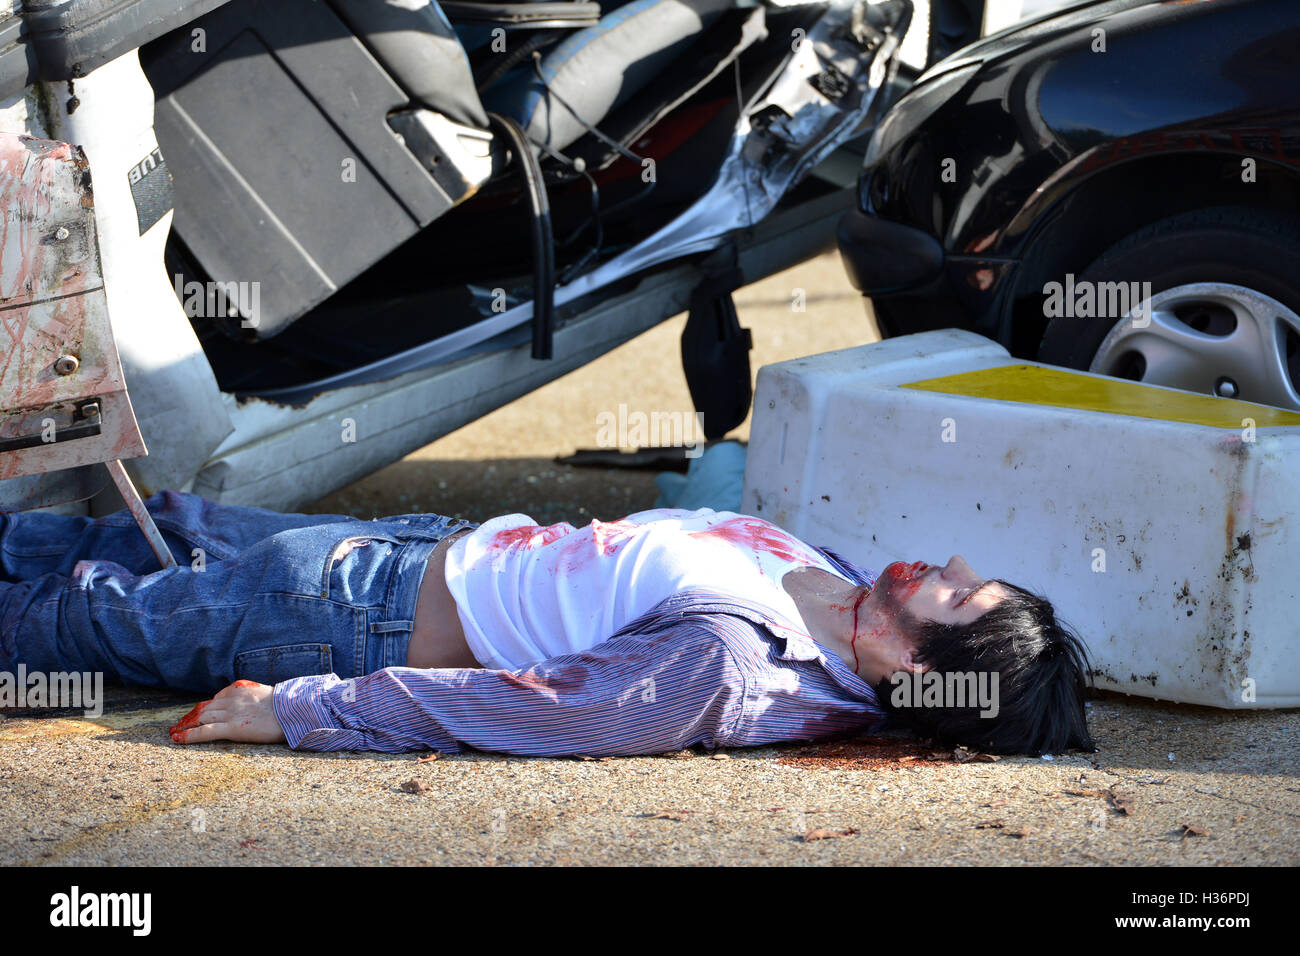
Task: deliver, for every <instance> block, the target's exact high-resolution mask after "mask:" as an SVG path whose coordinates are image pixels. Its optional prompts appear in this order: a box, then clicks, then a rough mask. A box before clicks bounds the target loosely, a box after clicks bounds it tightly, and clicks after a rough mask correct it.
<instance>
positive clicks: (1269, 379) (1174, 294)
mask: <svg viewBox="0 0 1300 956" xmlns="http://www.w3.org/2000/svg"><path fill="white" fill-rule="evenodd" d="M1298 345H1300V315H1296V313H1295V312H1292V311H1291V310H1290V309H1288V308H1287V307H1286V306H1284V305H1283V304H1282V303H1281V302H1278V301H1277V300H1276V299H1272V298H1270V297H1268V296H1266V295H1262V294H1260V293H1258V292H1256V291H1254V290H1253V289H1247V288H1245V287H1244V286H1239V285H1228V284H1226V283H1223V282H1197V283H1192V284H1190V285H1180V286H1175V287H1174V288H1172V289H1166V290H1165V291H1164V292H1158V293H1156V294H1155V295H1153V296H1152V297H1151V299H1150V300H1149V302H1148V303H1144V304H1143V305H1142V306H1141V307H1139V309H1135V310H1134V311H1133V312H1130V313H1129V314H1128V315H1126V316H1125V317H1124V318H1123V319H1121V320H1120V321H1119V322H1118V323H1116V325H1115V327H1114V328H1113V329H1111V330H1110V334H1109V335H1107V336H1106V339H1105V341H1103V342H1102V343H1101V348H1099V349H1098V350H1097V354H1096V355H1095V356H1094V357H1093V360H1092V365H1091V366H1090V367H1089V371H1092V372H1098V373H1100V374H1102V375H1114V376H1117V377H1120V378H1129V379H1134V380H1136V381H1140V382H1146V383H1148V384H1151V385H1166V386H1169V387H1170V388H1181V389H1185V390H1187V391H1189V392H1201V393H1202V394H1206V395H1218V396H1221V397H1224V398H1239V399H1242V400H1243V401H1247V402H1258V403H1260V404H1262V405H1276V406H1278V407H1281V408H1292V409H1296V410H1300V355H1297V354H1296V351H1297V346H1298Z"/></svg>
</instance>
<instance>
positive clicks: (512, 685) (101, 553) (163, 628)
mask: <svg viewBox="0 0 1300 956" xmlns="http://www.w3.org/2000/svg"><path fill="white" fill-rule="evenodd" d="M147 506H148V509H149V511H150V513H151V514H152V515H153V517H154V521H155V522H156V523H157V525H158V527H159V529H160V531H161V532H162V534H163V537H164V539H165V540H166V541H167V543H168V547H169V548H170V549H171V551H172V553H173V554H174V555H175V557H176V559H177V561H178V562H179V563H180V566H179V567H176V568H171V569H168V570H157V568H158V564H157V559H156V558H155V557H154V555H153V553H152V552H151V551H150V550H149V548H148V546H147V544H146V542H145V539H144V536H143V535H142V534H141V533H140V531H139V529H138V528H137V527H136V525H135V522H134V521H133V520H132V518H131V516H130V514H129V513H127V512H125V511H122V512H118V513H117V514H114V515H110V516H108V517H105V518H99V519H93V520H92V519H90V518H84V517H71V516H64V515H52V514H45V513H22V514H9V515H0V670H9V671H11V672H12V671H13V670H14V669H15V668H16V666H17V665H18V664H20V663H22V664H25V665H26V667H27V669H28V672H29V673H31V672H36V671H43V672H47V673H48V672H56V671H61V672H71V671H99V672H102V673H104V674H105V675H106V676H107V677H109V678H112V679H118V680H121V681H123V682H126V683H130V684H141V685H149V686H159V687H169V688H173V689H176V690H185V691H195V692H198V693H203V694H210V693H212V692H213V691H217V690H218V689H220V688H223V687H224V689H223V690H220V692H219V693H217V694H216V696H215V697H214V698H213V699H212V700H211V701H209V702H206V703H204V704H200V705H199V706H198V707H196V708H195V709H194V711H193V712H191V714H190V715H188V716H187V717H186V718H185V719H184V720H182V721H181V722H180V723H179V724H177V725H176V726H175V727H173V728H172V739H173V740H174V741H175V742H177V743H182V744H193V743H201V742H205V741H212V740H234V741H247V742H253V743H279V742H287V743H288V744H289V746H291V747H294V748H298V749H302V750H382V751H390V752H396V751H407V750H423V749H429V748H432V749H436V750H442V751H457V750H460V749H461V747H462V745H469V746H472V747H475V748H478V749H481V750H492V751H504V752H507V753H516V754H539V755H564V754H586V755H592V756H601V755H620V754H647V753H659V752H663V751H669V750H680V749H684V748H686V747H690V746H692V745H694V744H698V743H702V744H704V745H705V746H707V747H719V746H728V747H738V746H751V745H756V744H765V743H772V742H775V741H783V740H808V739H813V738H816V737H821V736H827V735H831V734H836V733H841V732H845V731H855V730H868V729H875V728H877V727H879V726H881V725H882V724H884V723H885V722H886V721H887V722H888V723H889V724H891V725H904V726H911V727H913V728H915V729H916V730H917V731H918V732H920V733H922V734H923V735H925V736H926V737H929V738H932V739H935V740H937V741H940V742H942V743H946V744H964V745H967V746H970V747H973V748H977V749H980V750H984V751H989V752H998V753H1046V752H1059V751H1062V750H1065V749H1068V748H1084V749H1092V747H1093V743H1092V740H1091V738H1090V737H1089V735H1088V729H1087V722H1086V718H1085V714H1084V705H1083V696H1084V694H1085V691H1086V680H1085V676H1084V675H1085V673H1086V658H1085V656H1084V651H1083V648H1082V646H1081V644H1080V643H1079V641H1078V639H1077V638H1076V637H1075V636H1074V635H1072V634H1071V633H1069V632H1068V631H1067V630H1066V629H1065V628H1063V627H1062V626H1061V625H1060V624H1059V623H1058V622H1057V621H1056V619H1055V617H1054V615H1053V611H1052V606H1051V605H1050V604H1049V603H1048V602H1046V601H1044V600H1043V599H1041V598H1039V597H1036V596H1035V595H1033V594H1031V593H1029V592H1027V591H1024V590H1022V589H1020V588H1018V587H1015V586H1013V585H1010V584H1007V583H1006V582H1005V581H1001V580H984V579H983V578H981V577H979V576H978V575H977V574H975V572H974V571H972V570H971V568H970V567H969V566H968V565H967V564H966V563H965V562H964V561H963V560H962V559H961V558H960V557H953V558H952V559H951V560H950V561H949V562H948V563H947V564H946V565H944V566H943V567H938V566H931V565H928V564H925V563H923V562H919V561H918V562H916V563H914V564H904V563H902V562H896V563H894V564H891V565H889V566H888V567H887V568H885V570H884V573H883V574H882V575H881V576H880V579H879V580H878V581H875V580H873V579H872V578H871V577H870V575H868V574H867V573H866V572H864V571H863V570H862V569H860V568H858V567H856V566H854V565H853V564H852V563H850V562H849V561H847V560H845V559H844V558H842V557H840V556H839V555H837V554H836V553H835V552H833V551H831V550H829V549H826V548H817V547H812V546H810V545H807V544H805V543H804V542H802V541H799V540H798V539H796V538H794V537H792V536H791V535H789V534H787V533H786V532H784V531H782V530H781V529H780V528H778V527H776V526H775V525H772V524H770V523H768V522H766V521H762V520H759V519H757V518H752V517H745V516H741V515H737V514H733V513H731V512H715V511H711V510H709V509H703V510H700V511H694V512H691V511H679V510H666V509H665V510H656V511H644V512H640V513H638V514H633V515H629V516H628V517H626V518H624V519H623V520H621V521H614V522H600V521H592V522H591V523H590V524H589V525H586V526H584V527H578V528H575V527H573V526H571V525H569V524H567V523H560V524H554V525H550V526H547V527H539V526H537V525H536V524H535V523H533V521H532V520H531V519H529V518H528V517H527V516H525V515H518V514H512V515H505V516H503V517H498V518H493V519H492V520H490V521H487V522H485V523H483V524H482V525H476V524H474V523H472V522H468V521H464V520H460V519H456V518H448V517H442V516H439V515H433V514H409V515H399V516H396V517H391V518H383V519H376V520H373V521H363V520H359V519H355V518H350V517H347V516H344V515H298V514H279V513H277V512H273V511H267V510H264V509H260V508H244V507H235V506H230V505H219V504H214V503H212V502H209V501H206V500H204V499H202V498H199V497H197V496H195V495H190V494H180V493H175V492H168V491H164V492H161V493H160V494H158V495H155V496H154V497H153V498H151V499H150V500H149V501H148V502H147ZM922 671H924V672H927V673H925V674H921V676H923V677H928V675H930V674H934V675H944V676H948V675H958V676H959V677H961V678H963V679H965V678H967V677H969V676H970V675H983V678H982V679H984V682H983V684H981V685H980V686H982V687H985V688H988V687H990V686H991V687H992V689H993V691H994V694H993V700H992V701H990V700H987V699H979V700H976V699H972V698H973V697H974V688H973V687H972V685H970V684H967V685H965V686H966V687H968V688H970V689H971V695H970V696H967V695H966V694H965V693H962V694H960V695H959V696H956V697H954V696H953V695H952V694H951V693H948V694H946V695H944V694H939V693H936V694H928V693H927V694H925V695H920V694H918V695H910V694H909V695H906V696H908V697H914V699H911V700H910V701H904V703H907V704H909V705H908V706H901V705H900V700H901V698H900V697H899V696H898V695H897V694H896V691H898V690H899V689H901V688H903V687H904V685H905V684H906V683H907V682H906V681H905V680H903V678H909V677H910V678H911V679H914V680H916V681H919V679H920V678H919V677H917V676H916V675H917V674H918V672H922ZM990 676H991V677H992V678H993V680H992V681H991V682H990V681H988V680H986V678H988V677H990ZM232 682H233V683H232ZM934 684H938V685H939V687H940V688H942V689H943V690H949V691H950V690H951V689H953V688H956V689H958V690H960V689H961V687H962V685H961V682H960V681H947V682H946V683H945V681H932V683H931V684H930V685H927V686H934ZM225 685H229V686H225ZM982 697H983V695H981V698H982Z"/></svg>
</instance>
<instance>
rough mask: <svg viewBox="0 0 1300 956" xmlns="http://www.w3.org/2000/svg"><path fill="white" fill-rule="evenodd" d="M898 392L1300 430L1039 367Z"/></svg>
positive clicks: (1228, 408)
mask: <svg viewBox="0 0 1300 956" xmlns="http://www.w3.org/2000/svg"><path fill="white" fill-rule="evenodd" d="M900 388H912V389H917V390H919V391H925V392H942V393H944V394H948V395H969V396H970V397H972V398H989V399H993V400H994V401H999V402H1019V403H1021V404H1026V405H1050V406H1053V407H1055V408H1077V409H1081V410H1084V411H1090V412H1109V413H1111V414H1112V415H1128V416H1131V417H1133V418H1154V419H1158V420H1160V421H1167V422H1185V423H1186V424H1188V425H1206V426H1209V427H1210V428H1233V429H1239V428H1243V427H1245V423H1244V421H1243V420H1244V419H1247V418H1249V419H1251V420H1252V421H1253V422H1254V423H1255V427H1257V428H1283V427H1288V426H1289V427H1300V413H1298V412H1292V411H1286V410H1285V409H1281V408H1272V407H1270V406H1268V405H1256V404H1254V403H1253V402H1242V401H1238V400H1237V399H1233V398H1215V397H1214V396H1212V395H1197V394H1194V393H1192V392H1179V391H1173V390H1171V389H1164V388H1152V387H1150V386H1147V385H1143V384H1141V383H1139V382H1128V381H1125V380H1123V379H1115V378H1101V377H1096V376H1092V375H1084V374H1081V373H1079V372H1071V371H1068V370H1066V369H1059V368H1048V367H1044V366H1041V365H1002V366H998V367H997V368H986V369H979V370H978V371H974V372H961V373H960V374H957V375H944V376H942V377H940V378H927V379H922V380H921V381H919V382H908V383H907V384H904V385H901V386H900Z"/></svg>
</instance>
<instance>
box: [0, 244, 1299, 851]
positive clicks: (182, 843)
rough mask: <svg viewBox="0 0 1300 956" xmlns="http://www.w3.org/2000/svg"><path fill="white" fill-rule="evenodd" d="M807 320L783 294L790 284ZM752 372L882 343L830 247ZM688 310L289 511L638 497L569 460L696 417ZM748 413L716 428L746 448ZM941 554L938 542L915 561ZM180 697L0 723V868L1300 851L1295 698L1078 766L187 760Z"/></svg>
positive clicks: (565, 505) (1150, 730) (228, 756)
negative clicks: (601, 425)
mask: <svg viewBox="0 0 1300 956" xmlns="http://www.w3.org/2000/svg"><path fill="white" fill-rule="evenodd" d="M800 290H802V292H803V301H804V302H805V309H804V311H798V310H797V309H796V308H794V305H795V304H796V303H797V302H798V301H799V299H800V294H799V293H800ZM736 300H737V306H738V309H739V311H740V314H741V321H742V324H744V325H747V326H749V327H750V328H751V329H752V330H753V334H754V356H753V358H754V361H753V366H754V368H755V369H757V368H758V367H759V366H760V365H762V364H766V363H770V362H775V361H781V360H784V359H788V358H794V357H797V356H801V355H808V354H812V353H816V352H822V351H826V350H828V349H835V348H846V347H850V346H854V345H859V344H862V343H864V342H868V341H871V340H873V339H874V338H875V330H874V328H873V326H872V324H871V322H870V320H869V318H868V317H867V315H866V314H865V312H864V309H863V304H862V301H861V299H860V297H859V296H858V295H857V294H856V293H855V292H854V291H853V290H852V289H851V288H850V287H849V286H848V284H847V282H846V281H845V279H844V274H843V270H842V269H841V267H840V265H839V262H838V260H837V259H836V257H835V256H834V255H832V254H827V255H824V256H821V257H819V258H817V259H815V260H812V261H810V262H808V263H805V264H804V265H802V266H799V267H797V268H795V269H792V270H789V271H788V272H785V273H782V274H779V275H777V276H773V277H771V278H769V279H767V280H764V281H762V282H759V283H757V284H755V285H753V286H750V287H748V288H747V289H745V290H743V291H742V292H741V293H740V294H738V295H737V297H736ZM683 322H684V318H683V317H681V316H679V317H677V318H674V319H672V320H670V321H669V322H666V323H664V324H663V325H661V326H659V327H657V328H655V329H653V330H651V331H650V332H648V333H646V334H645V335H642V336H641V337H639V338H637V339H635V340H634V341H632V342H630V343H628V344H627V345H625V346H623V347H622V348H620V349H618V350H616V351H615V352H612V353H610V354H609V355H607V356H605V357H604V358H602V359H600V360H598V361H597V362H595V363H593V364H591V365H589V366H588V367H586V368H584V369H581V370H579V371H576V372H574V373H572V374H570V375H567V376H565V377H564V378H563V379H560V380H558V381H556V382H554V383H552V384H550V385H548V386H546V387H544V388H542V389H540V390H538V391H537V392H534V393H533V394H531V395H529V396H526V397H525V398H523V399H521V400H520V401H517V402H515V403H513V404H512V405H510V406H507V407H505V408H502V409H500V410H498V411H497V412H495V413H493V414H491V415H488V416H487V417H485V418H483V419H482V420H480V421H478V422H475V423H473V424H472V425H469V426H467V427H465V428H463V429H460V430H459V431H457V432H455V433H453V434H451V435H448V436H446V437H445V438H443V439H441V440H440V441H437V442H435V443H433V444H432V445H429V446H428V447H426V448H423V449H421V450H419V451H417V452H415V453H413V454H412V455H409V456H408V457H407V458H405V459H403V460H402V461H400V462H398V463H396V464H394V465H392V466H390V467H389V468H386V469H384V470H383V471H381V472H378V473H376V474H375V475H372V476H370V477H368V478H366V479H365V480H363V481H361V482H358V483H356V484H354V485H352V486H350V487H347V488H344V489H342V490H340V491H338V492H336V493H335V494H332V495H330V496H328V497H326V498H324V499H322V500H321V501H319V502H316V503H315V504H314V505H313V506H311V507H310V508H308V509H306V510H310V511H317V512H339V513H346V514H354V515H358V516H362V517H373V516H375V515H382V514H392V513H403V512H411V511H435V512H440V513H445V514H458V515H462V516H464V517H468V518H472V519H475V520H483V519H485V518H488V517H491V516H493V515H496V514H502V513H505V512H514V511H521V512H524V513H526V514H529V515H532V516H533V517H534V518H535V519H537V520H538V521H541V522H552V521H557V520H561V519H565V520H570V521H574V522H575V523H576V522H578V521H583V522H585V521H587V520H589V519H590V517H599V518H602V519H608V518H614V517H619V516H621V515H623V514H626V513H627V512H630V511H635V510H638V509H641V508H647V507H650V506H651V505H652V504H653V502H654V498H655V494H656V489H655V485H654V480H653V476H654V472H653V471H643V470H628V469H620V468H595V469H591V468H576V467H573V466H570V465H563V464H557V463H556V458H557V457H563V456H566V455H569V454H571V453H573V452H574V451H576V450H577V449H580V448H589V447H594V446H596V444H597V428H598V424H597V423H598V418H597V416H598V415H599V414H600V413H601V412H605V411H613V410H615V409H617V406H618V405H619V403H626V404H627V405H628V406H629V408H632V409H640V410H644V411H647V412H648V411H651V410H660V411H673V410H689V409H690V408H691V405H690V399H689V395H688V393H687V390H686V383H685V380H684V378H683V377H682V373H681V369H680V362H679V352H678V337H679V335H680V333H681V328H682V325H683ZM747 430H748V423H746V424H745V425H743V426H742V427H741V428H740V429H738V430H737V431H736V432H735V433H734V434H733V437H737V438H740V439H744V438H745V437H746V436H747ZM919 557H924V558H928V559H930V560H934V556H919ZM193 703H194V701H193V700H192V699H190V698H187V697H184V696H179V695H174V694H168V693H162V692H142V691H140V690H138V689H124V688H116V689H112V690H111V691H110V695H109V700H108V704H107V706H106V708H105V712H104V714H103V715H102V716H100V717H98V718H86V717H84V716H80V715H77V714H73V713H66V712H58V713H53V712H18V711H12V710H10V711H4V712H0V821H3V826H0V863H3V864H7V865H12V864H22V863H29V864H90V865H94V864H141V863H160V864H175V865H193V864H238V865H255V864H267V865H271V864H287V863H309V864H310V863H316V864H340V863H356V864H364V865H383V864H428V863H433V864H442V863H468V864H482V865H508V864H520V863H536V864H668V865H674V864H695V863H704V864H717V863H723V864H754V863H772V864H806V863H834V864H875V865H882V864H891V863H915V864H936V863H937V864H948V863H951V864H1015V863H1030V864H1039V863H1071V864H1084V865H1113V864H1139V863H1151V864H1224V865H1243V864H1245V865H1251V864H1266V865H1295V864H1296V863H1297V862H1298V861H1300V826H1298V825H1297V824H1298V823H1300V777H1298V776H1297V768H1298V767H1300V712H1297V711H1294V710H1290V711H1255V712H1246V713H1238V712H1231V713H1230V712H1223V711H1216V710H1212V709H1209V708H1201V707H1189V706H1179V705H1174V704H1168V703H1160V702H1153V701H1148V700H1143V699H1140V698H1133V697H1124V696H1120V695H1113V694H1105V695H1098V696H1097V697H1096V698H1095V699H1093V700H1092V701H1091V702H1090V703H1089V714H1090V724H1091V728H1092V731H1093V734H1094V736H1095V737H1096V738H1097V743H1098V746H1099V748H1100V750H1099V752H1098V753H1095V754H1070V755H1060V756H1056V757H1055V758H1053V759H1050V760H1049V759H1042V758H1020V757H1017V758H1002V759H999V760H992V759H985V758H983V757H982V756H979V755H974V756H972V755H971V754H968V753H965V752H949V751H941V750H934V749H932V748H929V747H927V746H925V745H924V744H922V743H920V742H918V741H915V740H913V739H911V738H909V737H906V736H897V735H886V736H877V737H867V738H856V739H853V738H850V739H838V740H832V741H823V742H812V743H802V744H801V743H791V744H783V745H780V746H772V747H762V748H755V749H744V750H729V751H728V750H722V751H718V752H715V753H711V754H710V753H707V752H705V751H703V750H702V749H697V750H691V751H684V752H681V753H677V754H670V755H662V756H654V757H637V758H618V759H600V760H591V759H579V758H563V759H551V758H522V757H510V756H503V755H497V754H485V753H476V752H469V753H465V754H459V755H441V756H438V757H437V758H436V759H428V756H429V755H418V754H404V755H397V756H392V755H382V754H369V753H358V754H353V753H343V754H311V753H295V752H292V751H290V750H288V749H287V748H284V747H266V746H252V745H243V744H228V743H220V744H206V745H197V746H193V747H180V746H176V745H174V744H172V743H171V741H170V739H169V738H168V736H167V732H166V729H167V727H168V726H169V725H170V724H172V723H174V722H175V721H176V719H177V718H179V717H180V716H181V715H182V714H184V713H185V712H186V711H187V710H188V709H189V708H190V707H191V706H192V705H193Z"/></svg>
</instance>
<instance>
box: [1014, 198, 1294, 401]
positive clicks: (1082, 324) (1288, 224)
mask: <svg viewBox="0 0 1300 956" xmlns="http://www.w3.org/2000/svg"><path fill="white" fill-rule="evenodd" d="M1060 279H1062V280H1063V279H1064V276H1062V277H1060ZM1078 279H1079V280H1080V281H1082V280H1087V281H1090V282H1150V283H1151V293H1152V294H1153V295H1155V294H1157V293H1160V292H1163V291H1165V290H1167V289H1171V288H1173V287H1175V286H1180V285H1187V284H1190V283H1195V282H1224V283H1231V284H1232V285H1239V286H1244V287H1246V288H1248V289H1253V290H1255V291H1256V292H1260V293H1262V294H1264V295H1267V296H1270V297H1272V298H1273V299H1276V300H1277V301H1278V302H1280V303H1282V304H1283V305H1285V306H1286V307H1287V308H1289V309H1291V310H1292V311H1294V312H1297V313H1300V223H1297V221H1296V220H1294V219H1292V218H1290V217H1288V216H1284V215H1280V214H1275V213H1271V212H1268V211H1266V210H1259V209H1251V208H1245V207H1219V208H1214V209H1203V210H1197V211H1196V212H1190V213H1183V214H1181V215H1178V216H1173V217H1171V218H1169V219H1163V220H1161V221H1160V222H1156V223H1153V224H1152V225H1150V226H1147V227H1145V228H1143V229H1140V230H1139V231H1137V232H1135V233H1133V234H1132V235H1129V236H1127V237H1126V238H1125V239H1123V240H1122V241H1120V242H1118V243H1116V244H1115V245H1113V246H1111V247H1110V248H1109V249H1108V250H1106V252H1105V253H1103V254H1102V255H1101V257H1100V258H1098V259H1097V260H1096V261H1095V262H1093V263H1092V264H1091V265H1090V266H1088V267H1087V268H1086V269H1085V270H1084V271H1083V273H1082V274H1081V275H1080V276H1079V277H1078ZM1115 323H1116V319H1114V318H1113V317H1112V318H1104V319H1081V318H1062V317H1056V318H1053V319H1052V320H1051V321H1050V322H1049V323H1048V325H1047V329H1046V331H1045V332H1044V333H1043V338H1042V341H1041V343H1040V344H1039V347H1038V360H1039V361H1040V362H1046V363H1049V364H1052V365H1060V366H1064V367H1066V368H1075V369H1085V370H1086V369H1087V368H1088V367H1089V366H1090V365H1091V364H1092V360H1093V358H1094V357H1095V356H1096V354H1097V350H1098V349H1099V348H1100V347H1101V344H1102V342H1103V341H1104V340H1105V338H1106V336H1107V334H1109V332H1110V330H1111V329H1112V328H1113V327H1114V326H1115ZM1249 391H1250V390H1249V389H1248V388H1243V395H1246V394H1249Z"/></svg>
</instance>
